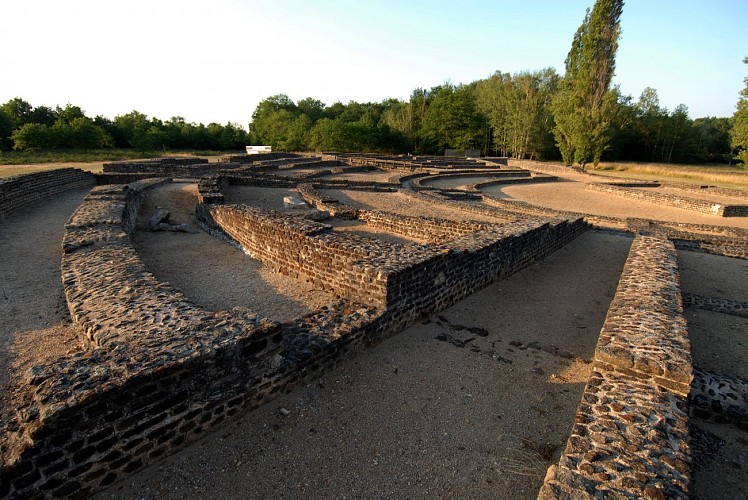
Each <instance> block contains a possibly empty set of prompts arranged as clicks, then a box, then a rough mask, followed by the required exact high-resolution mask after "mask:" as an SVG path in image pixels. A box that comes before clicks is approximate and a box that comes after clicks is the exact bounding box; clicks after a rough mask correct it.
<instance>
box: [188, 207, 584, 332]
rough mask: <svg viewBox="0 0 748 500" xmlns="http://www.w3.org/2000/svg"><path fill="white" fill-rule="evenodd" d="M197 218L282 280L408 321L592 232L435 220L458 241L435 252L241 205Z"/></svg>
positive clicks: (397, 221)
mask: <svg viewBox="0 0 748 500" xmlns="http://www.w3.org/2000/svg"><path fill="white" fill-rule="evenodd" d="M197 213H198V216H199V217H200V218H201V220H202V221H203V222H204V223H206V225H208V226H209V227H213V228H215V229H221V230H222V231H224V232H225V233H226V234H227V235H228V236H230V237H231V238H232V239H233V240H235V241H236V242H238V243H239V244H240V245H241V246H242V247H243V248H244V249H245V251H246V252H247V253H249V254H250V255H251V256H253V257H254V258H256V259H258V260H260V261H262V262H263V263H265V264H266V265H268V266H270V267H271V268H273V269H274V270H276V271H277V272H280V273H282V274H286V275H290V276H292V277H294V278H297V279H302V280H306V281H311V282H313V283H315V284H316V285H317V286H320V287H322V288H324V289H326V290H329V291H331V292H333V293H335V294H337V295H339V296H341V297H346V298H349V299H351V300H354V301H358V302H363V303H367V304H372V305H375V306H376V307H380V308H386V309H387V310H388V311H405V310H407V311H408V312H407V314H408V315H409V316H408V320H413V319H415V317H416V316H418V315H421V314H425V313H429V312H431V311H434V310H438V309H441V308H444V307H447V306H448V305H451V304H453V303H454V302H456V301H457V300H460V299H462V298H464V297H466V296H467V295H469V294H470V293H472V292H474V291H477V290H479V289H481V288H483V287H485V286H486V285H488V284H489V283H491V282H493V281H495V280H497V279H500V278H502V277H503V276H506V275H507V274H510V273H512V272H514V271H516V270H518V269H521V268H523V267H525V266H527V265H529V264H531V263H533V262H534V261H536V260H537V259H539V258H542V257H543V256H545V255H548V254H549V253H551V252H553V251H554V250H556V249H558V248H559V247H561V246H563V245H564V244H565V243H567V242H568V241H570V240H571V239H573V238H575V237H576V236H578V235H579V234H580V233H581V232H583V231H585V230H586V229H587V225H586V224H585V223H584V222H583V221H582V220H581V219H577V220H575V221H556V222H553V223H550V222H543V221H532V222H529V221H527V222H525V221H523V222H515V223H510V224H505V225H484V224H481V223H476V224H475V225H471V224H470V223H454V222H451V221H438V220H437V228H439V224H441V229H442V230H446V229H447V228H451V229H452V230H453V231H454V232H455V234H457V236H456V237H454V238H452V239H449V240H448V241H443V242H442V243H440V244H435V245H416V244H409V245H398V244H394V243H388V242H384V241H379V240H374V239H371V238H361V237H352V236H351V235H345V236H343V235H340V234H338V233H335V232H334V231H333V228H332V226H329V225H325V224H321V223H318V222H313V221H310V220H307V219H304V218H300V217H295V216H292V215H285V214H280V213H276V212H268V211H262V210H259V209H256V208H252V207H247V206H243V205H232V206H226V205H224V206H219V205H206V206H201V207H199V208H198V212H197ZM355 216H356V217H361V216H363V218H364V219H365V218H368V217H371V218H372V220H374V221H375V224H382V225H383V226H386V227H390V228H393V227H394V228H395V229H397V231H400V232H401V234H404V233H405V232H407V231H406V230H405V229H404V226H405V225H406V224H413V225H416V224H417V223H416V221H415V218H401V217H400V216H397V215H393V214H387V215H386V214H384V213H383V212H379V213H374V212H364V213H363V214H362V213H361V212H360V211H359V212H358V213H356V214H355ZM425 222H429V220H425V221H420V223H421V224H424V223H425ZM460 233H461V234H460ZM411 234H412V233H411ZM441 237H443V238H446V233H444V234H442V235H441Z"/></svg>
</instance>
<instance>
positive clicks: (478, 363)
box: [99, 232, 631, 498]
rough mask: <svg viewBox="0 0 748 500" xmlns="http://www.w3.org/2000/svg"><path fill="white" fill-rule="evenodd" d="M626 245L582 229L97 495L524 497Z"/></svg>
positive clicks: (573, 395)
mask: <svg viewBox="0 0 748 500" xmlns="http://www.w3.org/2000/svg"><path fill="white" fill-rule="evenodd" d="M630 241H631V240H630V238H626V237H621V236H613V235H609V234H604V233H597V232H588V233H586V234H585V235H583V236H581V237H580V238H578V239H577V240H576V241H574V242H572V243H570V244H569V245H567V246H566V247H564V248H562V249H561V250H559V251H558V252H556V253H555V254H553V255H551V256H550V257H548V258H547V259H545V260H544V261H543V262H541V263H539V264H537V265H535V266H533V267H531V268H529V269H526V270H524V271H522V272H520V273H517V274H515V275H514V276H512V277H510V278H508V279H506V280H504V281H501V282H499V283H497V284H494V285H492V286H490V287H488V288H486V289H484V290H482V291H480V292H478V293H476V294H474V295H472V296H470V297H469V298H467V299H465V300H463V301H461V302H459V303H458V304H456V305H454V306H453V307H451V308H449V309H448V310H446V311H444V312H442V313H440V314H438V315H434V316H433V317H432V318H431V319H430V320H429V321H426V322H424V323H422V324H417V325H415V326H413V327H411V328H409V329H407V330H406V331H404V332H402V333H400V334H398V335H396V336H394V337H392V338H390V339H388V340H386V341H384V342H383V343H381V344H380V345H378V346H376V347H374V348H372V349H369V350H367V351H365V352H363V353H361V354H359V355H358V356H357V357H356V358H355V359H354V360H352V361H351V362H349V363H346V364H345V365H344V366H342V367H341V368H340V369H336V371H335V372H334V373H332V374H330V375H328V376H326V377H325V378H324V379H323V380H321V381H318V382H315V383H312V384H310V385H307V386H300V387H297V388H296V389H295V390H294V391H293V392H291V393H290V394H288V395H285V396H283V397H281V398H279V399H277V400H275V401H273V402H272V403H270V404H268V405H266V406H264V407H262V408H260V409H259V410H257V411H254V412H251V413H249V414H247V415H245V416H244V417H243V418H242V419H240V420H239V421H237V422H235V423H233V424H230V425H229V426H227V427H225V428H223V429H221V430H219V431H218V432H216V433H213V434H210V435H208V436H206V437H205V439H203V440H201V441H200V442H198V443H196V444H193V445H192V446H190V447H188V448H186V449H184V450H183V451H181V452H179V453H178V454H176V455H173V456H172V457H170V458H168V459H166V460H164V461H163V462H161V463H160V464H158V465H155V466H153V467H150V468H148V469H146V470H144V471H142V472H141V473H139V474H137V475H135V476H132V477H130V478H128V479H126V480H125V481H123V482H121V483H119V484H118V485H115V486H114V487H113V488H111V489H109V490H107V491H105V492H103V493H102V494H100V496H99V497H100V498H185V497H189V498H281V497H290V498H300V497H308V498H348V497H367V498H371V497H376V498H409V497H410V498H412V497H415V498H429V497H442V498H449V497H452V498H454V497H460V498H534V497H535V496H536V495H537V491H538V489H539V488H540V485H541V483H542V480H543V477H544V475H545V471H546V469H547V467H548V466H549V465H551V464H552V463H553V462H554V461H557V460H558V457H559V455H560V453H561V451H562V449H563V446H564V444H565V442H566V439H567V437H568V433H569V429H570V428H571V425H572V423H573V419H574V414H575V411H576V407H577V405H578V404H579V399H580V397H581V393H582V390H583V388H584V384H585V382H586V380H587V377H588V375H589V371H590V364H589V363H588V360H589V358H590V357H591V356H592V353H593V351H594V346H595V343H596V341H597V335H598V332H599V330H600V328H601V326H602V323H603V320H604V317H605V313H606V311H607V308H608V305H609V302H610V300H611V298H612V296H613V293H614V291H615V287H616V284H617V280H618V277H619V275H620V272H621V269H622V267H623V263H624V261H625V259H626V256H627V253H628V248H629V245H630ZM590 254H594V255H595V258H594V259H589V258H588V256H589V255H590ZM484 335H485V336H484ZM531 342H534V343H535V344H532V345H533V347H528V345H529V344H530V343H531ZM554 348H557V350H556V351H554ZM553 352H555V354H553ZM281 408H285V409H288V410H290V412H291V413H290V414H289V415H288V416H287V417H284V416H282V415H281V414H280V413H279V410H280V409H281Z"/></svg>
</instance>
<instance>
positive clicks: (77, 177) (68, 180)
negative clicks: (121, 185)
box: [0, 168, 95, 219]
mask: <svg viewBox="0 0 748 500" xmlns="http://www.w3.org/2000/svg"><path fill="white" fill-rule="evenodd" d="M94 183H95V180H94V175H93V174H92V173H90V172H86V171H84V170H80V169H77V168H62V169H59V170H49V171H46V172H38V173H34V174H27V175H17V176H13V177H6V178H4V179H0V219H3V218H4V217H6V216H7V215H8V214H9V213H11V212H12V211H14V210H17V209H19V208H21V207H24V206H27V205H30V204H33V203H35V202H37V201H40V200H43V199H45V198H47V197H49V196H52V195H55V194H58V193H62V192H64V191H70V190H71V189H77V188H82V187H86V186H92V185H94Z"/></svg>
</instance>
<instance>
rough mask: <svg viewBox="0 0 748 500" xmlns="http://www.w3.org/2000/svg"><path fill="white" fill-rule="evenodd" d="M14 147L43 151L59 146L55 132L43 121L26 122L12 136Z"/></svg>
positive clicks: (23, 149)
mask: <svg viewBox="0 0 748 500" xmlns="http://www.w3.org/2000/svg"><path fill="white" fill-rule="evenodd" d="M11 138H12V139H13V149H19V150H22V151H43V150H46V149H52V148H55V147H57V144H56V141H55V140H54V133H53V132H52V130H51V128H50V127H48V126H46V125H44V124H43V123H25V124H23V125H22V126H21V127H20V128H18V129H16V130H15V132H13V135H12V136H11Z"/></svg>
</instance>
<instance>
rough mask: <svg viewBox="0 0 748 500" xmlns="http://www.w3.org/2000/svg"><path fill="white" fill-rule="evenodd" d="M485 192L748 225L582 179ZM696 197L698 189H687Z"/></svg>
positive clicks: (617, 213)
mask: <svg viewBox="0 0 748 500" xmlns="http://www.w3.org/2000/svg"><path fill="white" fill-rule="evenodd" d="M483 192H484V193H485V194H489V195H491V196H496V197H500V198H510V199H515V200H520V201H526V202H528V203H530V204H532V205H537V206H540V207H548V208H553V209H555V210H569V211H573V212H581V213H586V214H595V215H608V216H613V217H636V218H643V219H654V220H662V221H674V222H687V223H690V224H709V225H720V226H731V227H740V228H748V217H719V216H716V215H709V214H702V213H699V212H693V211H691V210H684V209H681V208H675V207H667V206H664V205H658V204H655V203H649V202H646V201H639V200H635V199H630V198H624V197H622V196H615V195H611V194H609V193H602V192H597V191H590V190H588V189H585V187H584V183H581V182H570V181H566V182H546V183H541V184H516V185H510V186H491V187H487V188H484V189H483ZM683 196H690V197H691V198H695V197H696V194H695V193H690V194H688V193H686V192H684V193H683Z"/></svg>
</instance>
